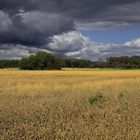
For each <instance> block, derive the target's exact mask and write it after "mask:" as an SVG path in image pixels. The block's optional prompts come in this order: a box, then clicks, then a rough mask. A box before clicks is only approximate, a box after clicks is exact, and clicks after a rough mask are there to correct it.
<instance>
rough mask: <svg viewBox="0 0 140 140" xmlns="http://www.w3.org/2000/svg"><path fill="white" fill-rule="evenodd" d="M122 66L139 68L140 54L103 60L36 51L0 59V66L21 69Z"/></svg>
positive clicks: (124, 67) (123, 67)
mask: <svg viewBox="0 0 140 140" xmlns="http://www.w3.org/2000/svg"><path fill="white" fill-rule="evenodd" d="M65 67H66V68H122V69H139V68H140V56H132V57H128V56H121V57H110V58H108V59H107V60H106V61H105V62H101V61H98V62H92V61H89V60H77V59H64V58H61V57H57V56H55V55H52V54H50V53H46V52H38V53H37V54H36V55H30V56H29V57H26V58H22V59H21V60H0V68H20V69H22V70H60V69H61V68H65Z"/></svg>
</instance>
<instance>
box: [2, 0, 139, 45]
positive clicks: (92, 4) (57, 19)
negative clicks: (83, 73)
mask: <svg viewBox="0 0 140 140" xmlns="http://www.w3.org/2000/svg"><path fill="white" fill-rule="evenodd" d="M138 1H139V0H21V1H20V0H0V10H1V11H0V13H3V14H5V18H2V17H1V16H2V14H0V19H1V20H0V25H1V22H4V24H5V22H7V21H8V20H9V24H8V22H7V24H6V25H5V28H7V29H6V30H5V31H3V30H2V29H1V30H2V31H1V30H0V43H15V44H22V45H27V46H37V47H41V46H42V47H43V46H44V45H45V44H47V43H48V41H49V39H48V38H49V37H50V36H53V35H56V34H61V33H63V32H67V31H71V30H74V27H78V26H79V25H80V26H81V25H82V26H85V27H87V28H88V26H87V25H89V24H90V27H92V28H94V27H95V28H96V27H98V26H99V27H100V25H99V22H101V25H102V26H103V27H104V26H105V27H110V26H112V27H117V26H118V25H120V26H121V25H127V24H128V23H129V22H134V23H137V22H139V21H140V18H139V14H140V10H139V6H140V3H138ZM129 12H130V14H129ZM126 14H127V15H126ZM128 15H129V16H128ZM134 15H135V16H134ZM8 18H9V19H8ZM121 22H122V23H121ZM74 23H75V24H76V26H74ZM92 23H93V25H92ZM110 23H111V24H112V25H111V24H110ZM0 28H2V27H0ZM81 28H82V27H81ZM45 46H46V45H45Z"/></svg>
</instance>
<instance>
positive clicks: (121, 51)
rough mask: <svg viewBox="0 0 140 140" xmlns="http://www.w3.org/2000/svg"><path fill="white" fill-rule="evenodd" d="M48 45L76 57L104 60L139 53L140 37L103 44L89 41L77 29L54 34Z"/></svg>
mask: <svg viewBox="0 0 140 140" xmlns="http://www.w3.org/2000/svg"><path fill="white" fill-rule="evenodd" d="M51 39H52V42H51V43H50V44H49V45H48V48H49V50H51V51H53V52H55V53H56V54H60V52H61V55H63V56H65V57H69V58H77V59H89V60H92V61H97V60H99V59H102V60H105V59H106V58H108V57H111V56H124V55H127V56H133V55H140V39H136V40H133V41H130V42H126V43H124V44H122V45H120V44H110V43H108V44H104V43H97V42H94V41H91V40H90V39H89V38H88V37H85V36H84V35H82V34H81V33H80V32H78V31H72V32H68V33H63V34H62V35H55V36H54V37H52V38H51Z"/></svg>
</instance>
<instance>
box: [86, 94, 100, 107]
mask: <svg viewBox="0 0 140 140" xmlns="http://www.w3.org/2000/svg"><path fill="white" fill-rule="evenodd" d="M101 99H103V96H102V95H95V96H91V97H89V99H88V102H89V103H90V104H91V105H93V104H97V102H100V101H101Z"/></svg>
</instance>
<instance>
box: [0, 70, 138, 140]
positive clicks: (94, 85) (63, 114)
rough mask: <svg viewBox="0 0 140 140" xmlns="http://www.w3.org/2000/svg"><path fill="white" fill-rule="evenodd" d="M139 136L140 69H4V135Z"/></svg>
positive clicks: (11, 138) (102, 139) (0, 81)
mask: <svg viewBox="0 0 140 140" xmlns="http://www.w3.org/2000/svg"><path fill="white" fill-rule="evenodd" d="M139 139H140V71H139V70H126V71H125V70H89V71H87V70H84V71H82V70H80V69H79V70H75V71H74V70H62V71H20V70H19V71H18V70H14V69H13V70H0V140H139Z"/></svg>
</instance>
